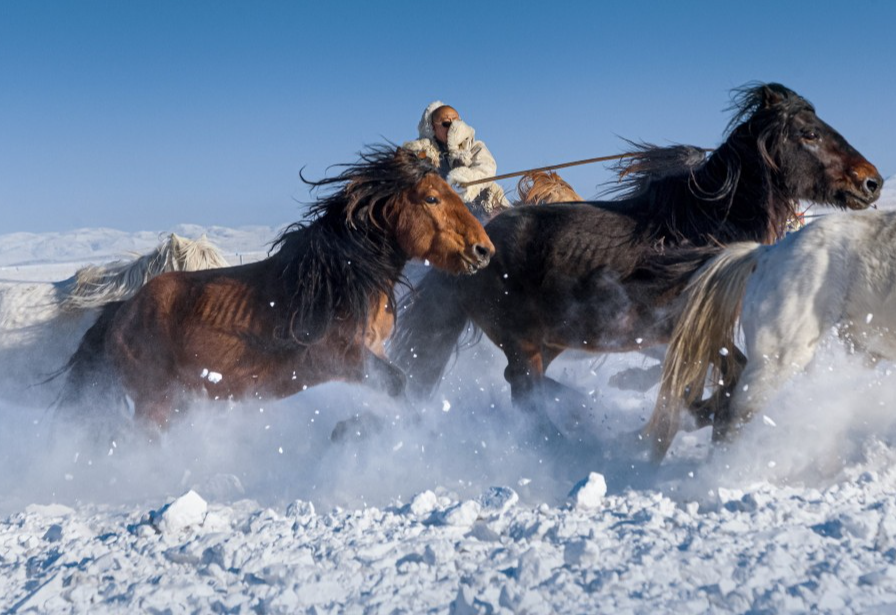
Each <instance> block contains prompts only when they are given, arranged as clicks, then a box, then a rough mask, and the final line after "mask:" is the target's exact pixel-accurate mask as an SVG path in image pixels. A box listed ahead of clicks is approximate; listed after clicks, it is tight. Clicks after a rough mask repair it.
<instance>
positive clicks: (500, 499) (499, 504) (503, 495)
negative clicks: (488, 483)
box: [476, 487, 520, 515]
mask: <svg viewBox="0 0 896 615" xmlns="http://www.w3.org/2000/svg"><path fill="white" fill-rule="evenodd" d="M519 500H520V496H518V495H517V494H516V491H514V490H513V489H511V488H510V487H491V488H490V489H489V490H488V491H486V492H485V493H483V494H482V495H480V496H479V497H478V498H476V501H477V502H479V505H480V506H482V513H483V514H486V515H503V514H504V513H506V512H507V511H508V510H510V509H511V508H512V507H513V506H514V505H515V504H516V503H517V502H519Z"/></svg>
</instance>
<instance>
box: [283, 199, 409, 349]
mask: <svg viewBox="0 0 896 615" xmlns="http://www.w3.org/2000/svg"><path fill="white" fill-rule="evenodd" d="M273 258H274V259H277V260H279V261H280V265H279V267H280V270H281V271H282V272H283V273H282V274H281V279H282V280H283V281H284V282H285V284H286V294H287V295H288V296H289V297H290V298H289V301H288V304H289V313H290V315H289V319H290V321H291V322H292V323H295V326H296V327H298V328H304V329H305V330H308V331H311V334H310V335H306V336H305V337H301V336H300V335H298V332H295V331H294V339H297V340H300V341H303V342H308V343H310V341H313V340H314V339H317V337H318V336H319V335H323V334H324V332H325V329H326V328H327V327H328V326H329V325H330V324H332V322H334V321H335V320H337V319H338V320H341V321H346V320H348V321H352V322H354V323H355V324H357V325H360V326H364V325H366V323H367V318H368V315H369V310H370V307H371V305H372V304H373V303H374V302H375V301H376V300H377V299H378V297H379V296H381V295H382V294H385V295H386V296H387V297H388V298H389V301H390V303H391V304H394V287H395V284H396V283H397V282H399V281H400V280H401V279H402V270H403V269H404V266H405V265H406V264H407V262H408V257H407V255H406V254H405V253H404V252H403V251H402V250H401V248H400V247H399V246H398V244H397V242H396V241H395V239H394V238H393V237H391V236H389V235H388V233H387V234H383V232H382V231H378V230H376V229H373V228H364V227H361V228H349V226H348V225H347V224H346V223H345V221H344V219H342V220H339V219H336V220H329V219H327V217H324V218H321V219H318V220H316V221H315V222H313V223H311V224H310V225H309V226H307V227H305V228H303V229H301V230H298V231H295V232H294V234H293V236H291V237H290V238H288V239H287V240H286V241H285V242H284V244H283V245H282V246H281V248H280V250H279V251H278V253H277V254H275V255H274V257H273ZM291 326H292V325H291ZM309 340H310V341H309Z"/></svg>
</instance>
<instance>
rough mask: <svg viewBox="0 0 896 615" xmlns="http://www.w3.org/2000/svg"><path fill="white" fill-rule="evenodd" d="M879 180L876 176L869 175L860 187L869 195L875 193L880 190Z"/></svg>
mask: <svg viewBox="0 0 896 615" xmlns="http://www.w3.org/2000/svg"><path fill="white" fill-rule="evenodd" d="M880 185H881V181H880V179H878V178H876V177H869V178H868V179H866V180H865V181H864V183H863V184H862V188H864V189H865V192H866V193H867V194H869V195H875V194H877V191H878V190H880Z"/></svg>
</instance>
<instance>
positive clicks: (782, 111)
mask: <svg viewBox="0 0 896 615" xmlns="http://www.w3.org/2000/svg"><path fill="white" fill-rule="evenodd" d="M734 100H735V108H737V109H739V113H738V114H737V115H736V116H735V118H734V119H733V120H732V122H736V121H738V120H741V119H744V118H745V116H746V115H749V116H750V117H749V118H747V119H746V121H744V123H743V124H741V125H740V126H738V127H737V128H736V129H735V130H734V131H733V134H737V133H741V134H742V135H744V136H746V135H751V136H752V138H753V139H756V136H757V135H758V139H759V145H760V153H761V155H762V156H763V158H765V162H766V163H767V164H768V166H769V167H770V168H771V169H772V172H773V176H775V177H776V178H777V181H776V183H777V184H778V186H779V189H780V190H781V192H783V193H785V194H787V195H789V196H791V197H792V198H795V199H805V200H809V201H814V202H816V203H820V204H826V205H832V206H835V207H842V208H849V209H866V208H868V207H870V206H871V205H872V204H873V203H874V202H875V201H876V200H877V199H878V198H879V197H880V193H881V188H882V187H883V183H884V182H883V178H882V177H881V175H880V173H879V172H878V170H877V168H875V166H874V165H873V164H871V163H870V162H868V160H866V159H865V157H864V156H862V155H861V154H860V153H859V152H858V151H857V150H856V149H855V148H854V147H853V146H852V145H850V144H849V142H848V141H847V140H846V139H844V138H843V136H842V135H841V134H840V133H838V132H837V131H836V130H835V129H834V128H832V127H831V126H830V125H828V124H827V123H826V122H824V121H823V120H822V119H821V118H819V117H818V116H817V115H816V113H815V108H814V107H813V106H812V104H811V103H809V102H808V101H807V100H806V99H804V98H802V97H801V96H799V95H797V94H796V93H794V92H793V91H792V90H790V89H788V88H786V87H784V86H782V85H780V84H777V83H769V84H762V85H753V86H748V87H745V88H741V89H739V90H736V93H735V98H734Z"/></svg>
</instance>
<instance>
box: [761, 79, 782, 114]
mask: <svg viewBox="0 0 896 615" xmlns="http://www.w3.org/2000/svg"><path fill="white" fill-rule="evenodd" d="M775 85H776V84H774V83H770V84H768V85H764V86H762V108H763V109H768V108H770V107H773V106H775V105H777V104H780V103H782V102H783V101H784V98H785V96H784V93H783V92H781V91H780V90H779V89H778V88H776V87H775Z"/></svg>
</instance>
